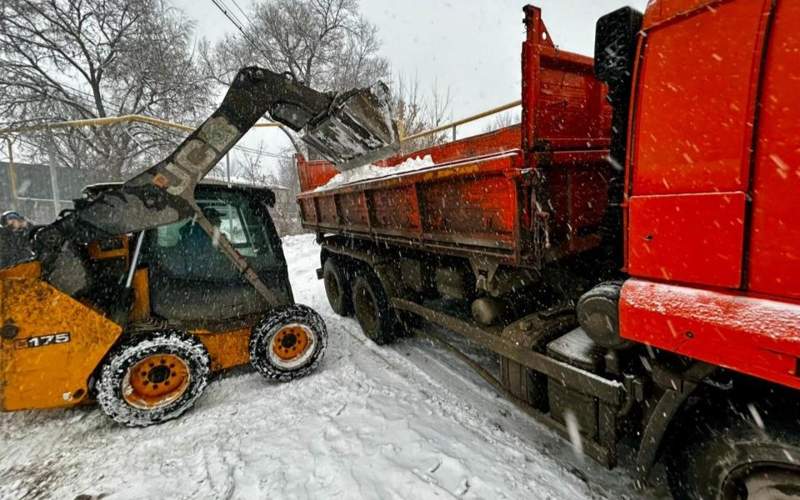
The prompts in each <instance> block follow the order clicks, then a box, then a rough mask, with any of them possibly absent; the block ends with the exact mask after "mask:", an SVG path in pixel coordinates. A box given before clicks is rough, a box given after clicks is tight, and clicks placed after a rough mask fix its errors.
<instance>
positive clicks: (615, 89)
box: [594, 7, 643, 104]
mask: <svg viewBox="0 0 800 500" xmlns="http://www.w3.org/2000/svg"><path fill="white" fill-rule="evenodd" d="M642 20H643V16H642V13H641V12H639V11H637V10H635V9H633V8H631V7H623V8H621V9H617V10H615V11H614V12H611V13H610V14H606V15H605V16H603V17H601V18H600V19H598V20H597V28H596V30H595V42H594V74H595V76H597V79H598V80H601V81H603V82H605V83H607V84H608V86H609V96H610V97H611V100H612V104H613V103H614V101H618V100H619V99H620V98H624V97H625V96H629V95H630V81H631V76H632V72H633V62H634V61H633V59H634V57H636V34H637V33H639V30H640V29H641V28H642Z"/></svg>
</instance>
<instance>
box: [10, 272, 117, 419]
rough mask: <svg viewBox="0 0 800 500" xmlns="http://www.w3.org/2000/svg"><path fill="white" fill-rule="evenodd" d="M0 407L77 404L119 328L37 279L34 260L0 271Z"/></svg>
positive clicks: (29, 407) (84, 394)
mask: <svg viewBox="0 0 800 500" xmlns="http://www.w3.org/2000/svg"><path fill="white" fill-rule="evenodd" d="M0 328H2V330H0V333H2V335H0V407H2V409H3V410H24V409H34V408H53V407H65V406H74V405H77V404H79V403H81V402H83V401H85V400H86V399H88V396H89V394H88V392H89V391H88V383H89V378H90V377H91V375H92V374H93V372H94V370H95V369H96V368H97V366H98V365H99V363H100V361H101V360H102V358H103V356H105V355H106V353H107V352H108V350H109V349H110V348H111V346H112V345H114V342H115V341H116V340H117V338H118V337H119V335H120V333H121V332H122V328H121V327H120V326H119V325H118V324H116V323H115V322H113V321H111V320H109V319H108V318H106V317H104V316H103V315H101V314H99V313H97V312H96V311H94V310H93V309H92V308H90V307H88V306H86V305H84V304H82V303H80V302H78V301H77V300H75V299H73V298H72V297H70V296H69V295H66V294H64V293H62V292H60V291H59V290H57V289H56V288H53V287H52V286H50V285H49V284H47V283H45V282H44V281H42V280H41V278H40V266H39V263H38V262H28V263H25V264H20V265H18V266H15V267H12V268H8V269H4V270H3V271H0Z"/></svg>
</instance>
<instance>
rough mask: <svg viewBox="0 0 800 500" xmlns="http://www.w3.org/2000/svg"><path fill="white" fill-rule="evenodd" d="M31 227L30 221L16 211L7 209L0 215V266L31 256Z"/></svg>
mask: <svg viewBox="0 0 800 500" xmlns="http://www.w3.org/2000/svg"><path fill="white" fill-rule="evenodd" d="M31 229H32V225H31V223H30V222H28V220H27V219H25V217H23V216H22V215H20V214H19V213H18V212H15V211H13V210H9V211H7V212H3V215H0V268H2V267H9V266H12V265H14V264H19V263H20V262H25V261H27V260H31V259H32V258H33V256H34V255H33V250H32V248H31V241H30V233H31Z"/></svg>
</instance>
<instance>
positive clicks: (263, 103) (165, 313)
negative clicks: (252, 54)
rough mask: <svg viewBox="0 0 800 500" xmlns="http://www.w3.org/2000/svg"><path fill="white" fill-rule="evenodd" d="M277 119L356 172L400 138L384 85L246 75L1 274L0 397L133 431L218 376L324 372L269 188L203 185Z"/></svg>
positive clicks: (13, 406) (180, 408)
mask: <svg viewBox="0 0 800 500" xmlns="http://www.w3.org/2000/svg"><path fill="white" fill-rule="evenodd" d="M265 113H269V115H270V116H271V118H272V119H273V120H277V121H279V122H281V123H283V124H284V125H286V126H288V127H290V128H292V129H293V130H295V131H300V132H302V133H303V134H304V135H303V139H304V140H305V141H306V142H307V143H309V144H310V145H312V146H313V147H314V148H315V149H317V150H318V151H319V152H320V154H322V156H324V157H325V158H327V159H329V160H332V161H334V162H335V163H337V164H339V165H340V166H341V167H342V168H352V167H354V166H358V165H359V163H360V162H365V161H368V159H369V158H370V157H374V156H375V155H381V154H385V152H386V151H391V150H392V149H393V148H394V147H395V145H396V144H397V130H396V127H395V125H394V124H393V123H392V121H391V120H390V119H389V100H388V90H387V89H386V87H385V86H383V84H380V83H379V84H378V85H376V86H373V87H371V88H367V89H356V90H353V91H350V92H347V93H344V94H327V93H320V92H316V91H314V90H312V89H310V88H308V87H306V86H304V85H302V84H300V83H298V82H295V81H293V80H291V79H289V78H287V77H285V76H284V75H279V74H276V73H273V72H271V71H268V70H264V69H260V68H245V69H243V70H241V71H240V72H239V73H238V75H237V76H236V78H235V80H234V82H233V84H232V85H231V87H230V89H229V90H228V93H227V95H226V96H225V99H224V100H223V102H222V104H221V105H220V107H219V108H218V109H217V110H216V111H215V112H214V113H213V114H212V115H211V117H210V118H208V119H207V120H206V121H205V122H204V123H203V124H202V125H201V126H200V127H199V128H198V129H197V130H195V131H194V132H192V133H191V134H190V135H189V136H188V137H187V138H186V140H185V141H184V142H183V143H182V144H181V145H180V146H179V147H178V148H177V149H176V150H175V151H174V152H173V153H172V154H171V155H170V156H169V157H167V158H166V159H165V160H163V161H162V162H160V163H158V164H157V165H155V166H153V167H151V168H149V169H148V170H146V171H144V172H142V173H140V174H139V175H136V176H135V177H133V178H132V179H130V180H128V181H127V182H125V183H121V184H108V185H101V186H92V187H89V188H87V190H86V191H85V197H84V199H81V200H76V203H75V208H74V209H73V210H69V211H65V212H62V214H61V215H60V216H59V218H58V219H57V220H56V221H55V222H53V223H52V224H50V225H48V226H45V227H43V228H41V229H39V230H38V231H36V233H35V235H34V237H33V246H34V250H35V255H36V259H35V260H33V261H30V262H26V263H22V264H18V265H16V266H13V267H8V268H6V269H3V270H0V406H2V409H3V410H21V409H35V408H53V407H68V406H74V405H78V404H82V403H85V402H88V401H92V400H97V402H98V403H99V405H100V407H101V408H102V410H103V411H104V412H105V413H106V414H108V416H110V417H111V418H112V419H114V420H115V421H117V422H119V423H122V424H125V425H131V426H143V425H150V424H154V423H158V422H162V421H165V420H169V419H172V418H175V417H177V416H179V415H180V414H182V413H183V412H185V411H186V410H187V409H189V408H190V407H191V406H192V405H193V403H194V402H195V401H196V400H197V398H198V397H199V396H200V395H201V394H202V392H203V390H204V388H205V386H206V384H207V382H208V380H209V376H210V375H211V374H212V373H213V372H217V371H220V370H224V369H227V368H231V367H234V366H238V365H242V364H246V363H248V362H250V363H251V364H252V365H253V366H254V367H255V368H256V369H257V370H258V371H259V372H260V373H261V374H262V375H264V376H265V377H267V378H269V379H273V380H281V381H283V380H291V379H293V378H296V377H300V376H303V375H305V374H307V373H309V372H310V371H312V370H313V369H314V368H315V366H316V365H317V364H318V363H319V361H320V359H321V358H322V356H323V353H324V352H325V346H326V342H327V331H326V329H325V324H324V322H323V320H322V319H321V318H320V316H319V315H318V314H317V313H316V312H314V311H313V310H312V309H310V308H308V307H306V306H303V305H298V304H295V303H294V299H293V297H292V292H291V288H290V285H289V280H288V274H287V270H286V263H285V260H284V257H283V252H282V250H281V242H280V239H279V238H278V236H277V234H276V231H275V228H274V226H273V223H272V220H271V219H270V215H269V212H268V209H267V207H268V206H270V205H271V204H272V203H273V202H274V195H273V194H272V193H271V192H270V191H269V190H267V189H259V188H240V187H231V186H226V185H224V184H213V183H202V184H199V185H198V183H199V181H200V180H201V179H203V177H205V175H206V174H207V173H208V172H209V171H210V170H211V168H212V167H213V166H214V165H215V164H216V163H217V162H218V161H219V160H220V159H221V158H222V157H223V156H224V155H225V153H226V152H227V151H228V150H229V149H230V148H231V147H233V146H234V144H236V142H237V141H238V140H239V139H240V138H241V137H242V136H243V135H244V133H245V132H246V131H247V130H248V129H250V128H251V127H252V126H253V125H254V124H255V123H256V121H257V120H258V119H259V118H261V116H263V115H264V114H265Z"/></svg>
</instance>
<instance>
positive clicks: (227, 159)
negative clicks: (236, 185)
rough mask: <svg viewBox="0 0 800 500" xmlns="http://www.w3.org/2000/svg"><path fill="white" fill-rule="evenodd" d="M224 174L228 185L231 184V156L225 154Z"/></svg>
mask: <svg viewBox="0 0 800 500" xmlns="http://www.w3.org/2000/svg"><path fill="white" fill-rule="evenodd" d="M225 174H226V176H227V177H228V184H230V183H231V154H230V153H225Z"/></svg>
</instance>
